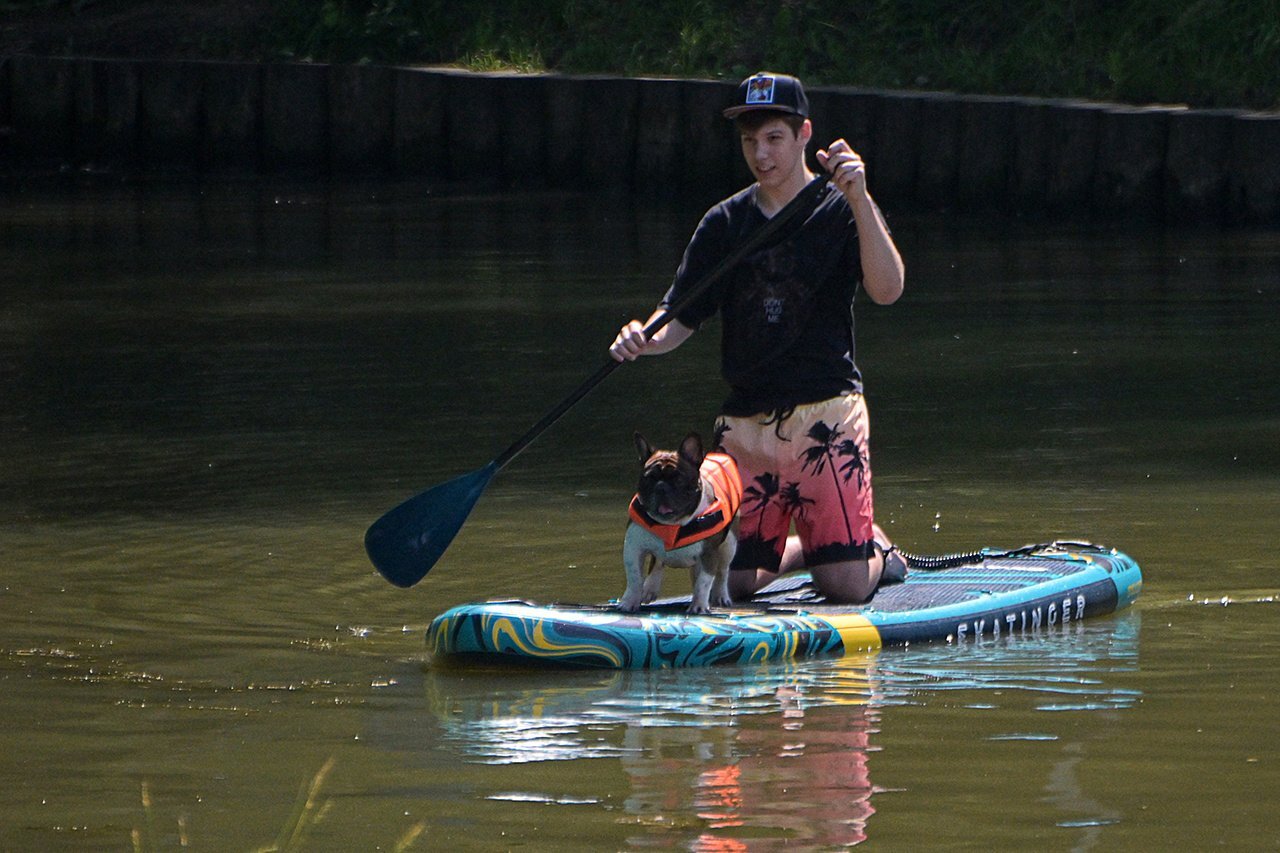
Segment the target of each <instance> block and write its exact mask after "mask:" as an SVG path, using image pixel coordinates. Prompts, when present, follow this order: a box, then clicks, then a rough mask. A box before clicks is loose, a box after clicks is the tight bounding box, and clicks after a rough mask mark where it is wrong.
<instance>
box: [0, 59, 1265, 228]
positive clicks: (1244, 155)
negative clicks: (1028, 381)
mask: <svg viewBox="0 0 1280 853" xmlns="http://www.w3.org/2000/svg"><path fill="white" fill-rule="evenodd" d="M732 88H733V86H732V84H729V83H722V82H712V81H702V80H656V79H625V78H610V77H564V76H555V75H507V74H473V73H466V72H460V71H450V70H440V69H418V68H398V67H387V66H377V65H315V64H287V63H279V64H264V65H255V64H241V63H219V62H162V61H154V62H153V61H140V60H106V59H69V58H51V57H37V56H10V57H2V58H0V171H7V172H10V173H23V172H39V171H47V170H51V169H52V170H88V171H107V172H120V173H126V174H135V173H152V172H170V173H195V174H229V173H250V174H300V175H315V176H323V175H330V174H332V175H342V174H386V175H395V176H405V177H422V178H429V179H436V180H442V181H463V182H469V183H472V184H474V185H476V186H478V187H486V188H504V187H517V188H536V187H574V188H588V187H591V188H623V189H627V190H630V191H635V192H644V193H648V192H652V193H670V192H675V191H678V190H679V189H681V188H685V189H698V190H700V191H701V190H706V191H708V192H728V191H729V190H730V189H732V188H734V187H735V186H737V185H740V184H741V183H742V182H743V180H744V179H745V177H746V173H745V171H744V170H743V167H742V165H741V163H740V156H739V154H738V152H737V146H736V143H735V141H734V139H733V135H732V133H730V132H729V131H728V128H727V126H726V124H725V122H724V120H723V119H721V118H720V117H719V115H718V110H719V107H720V106H721V105H722V104H723V103H725V102H726V100H727V99H728V98H730V97H731V94H732ZM811 96H812V102H813V119H814V123H815V125H816V127H817V134H816V135H817V138H818V140H819V141H820V142H821V143H822V144H825V143H826V142H827V141H829V140H830V139H834V138H836V137H841V136H842V137H844V138H846V139H848V140H849V142H850V143H851V144H852V145H853V146H854V147H855V148H856V149H858V150H859V151H860V152H862V153H863V155H864V156H865V158H866V159H867V161H868V163H869V164H870V170H869V174H870V177H871V182H872V190H873V192H874V194H875V195H876V197H877V199H878V200H879V201H880V202H881V204H882V205H884V206H886V207H895V208H899V209H918V210H962V211H974V212H979V211H998V212H1003V213H1014V214H1022V215H1051V216H1063V217H1080V216H1089V217H1104V218H1117V219H1146V220H1152V221H1166V222H1210V223H1266V224H1271V223H1277V222H1280V115H1274V114H1256V113H1248V112H1243V111H1229V110H1212V111H1209V110H1191V109H1185V108H1178V107H1133V106H1123V105H1116V104H1102V103H1091V102H1080V101H1061V100H1049V99H1036V98H1002V97H976V96H957V95H948V94H942V93H915V92H898V91H873V90H866V89H853V88H840V87H830V88H821V87H815V88H814V89H813V91H812V92H811Z"/></svg>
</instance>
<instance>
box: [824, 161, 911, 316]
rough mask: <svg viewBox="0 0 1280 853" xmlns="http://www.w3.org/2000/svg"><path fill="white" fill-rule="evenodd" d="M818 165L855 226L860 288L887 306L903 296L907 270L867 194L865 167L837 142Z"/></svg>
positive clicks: (875, 300) (877, 210) (882, 219)
mask: <svg viewBox="0 0 1280 853" xmlns="http://www.w3.org/2000/svg"><path fill="white" fill-rule="evenodd" d="M818 162H819V163H821V164H822V166H823V168H825V169H826V170H827V171H829V172H830V173H831V180H832V182H833V183H834V184H835V185H836V187H837V188H838V189H839V190H840V192H842V193H844V197H845V198H846V199H847V200H848V202H849V207H850V208H851V209H852V210H853V221H854V222H855V223H856V224H857V226H858V249H859V253H860V254H861V256H862V287H863V289H864V290H866V291H867V295H868V296H870V297H871V299H872V301H873V302H876V303H878V304H880V305H889V304H891V303H893V302H896V301H897V300H898V297H899V296H901V295H902V289H903V284H904V281H905V276H906V269H905V267H904V266H903V263H902V256H901V255H900V254H898V247H897V246H895V245H894V243H893V237H892V236H890V234H889V227H888V226H887V225H885V222H884V217H883V216H881V215H880V208H879V207H877V206H876V203H875V202H874V201H873V200H872V199H871V195H870V193H868V192H867V167H866V164H864V163H863V162H862V158H861V157H859V156H858V152H856V151H854V150H853V149H852V148H850V147H849V143H847V142H845V141H844V140H843V139H837V140H836V141H835V142H833V143H831V146H830V147H829V148H827V149H826V150H825V151H819V152H818Z"/></svg>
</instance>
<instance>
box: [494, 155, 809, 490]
mask: <svg viewBox="0 0 1280 853" xmlns="http://www.w3.org/2000/svg"><path fill="white" fill-rule="evenodd" d="M829 179H830V176H829V175H828V174H827V173H826V172H820V173H819V174H818V176H817V177H815V178H814V179H813V180H812V181H810V182H809V183H808V184H806V185H805V186H804V189H802V190H800V192H799V193H797V194H796V197H795V198H793V199H791V201H789V202H787V204H786V205H785V206H784V207H783V208H782V209H781V210H779V211H778V212H777V213H775V214H774V215H773V218H772V219H770V220H769V221H768V222H766V223H765V224H764V225H763V226H761V228H760V229H759V230H758V231H756V233H754V234H752V235H751V237H749V238H748V239H747V240H746V241H745V242H744V243H743V244H742V245H741V246H739V247H738V248H737V249H735V250H734V251H732V252H730V253H729V254H728V255H726V256H725V257H723V258H721V259H720V262H719V263H717V264H716V265H715V267H713V268H712V270H711V272H709V273H707V274H706V276H704V277H703V278H702V279H701V280H700V281H698V282H697V283H696V284H695V285H693V286H692V287H690V288H689V289H688V290H687V291H685V293H684V295H683V296H681V297H680V298H679V299H677V300H676V301H675V303H674V304H672V305H671V306H669V307H668V308H667V309H666V310H665V311H663V312H662V313H661V314H659V315H658V316H657V317H654V318H653V320H652V321H651V322H650V323H649V325H647V326H645V327H644V337H645V340H649V339H651V338H652V337H653V336H654V335H656V334H657V333H658V332H659V331H660V330H661V329H663V328H665V327H666V326H667V324H668V323H670V322H671V321H672V320H674V319H675V318H676V316H677V315H679V314H680V312H682V311H684V309H685V308H687V307H689V306H690V305H691V304H693V301H694V300H695V299H697V298H698V297H700V296H702V294H704V293H706V292H707V289H708V288H710V287H711V285H713V284H715V283H716V282H717V281H719V280H720V278H721V276H723V275H724V274H725V273H727V272H728V271H729V270H731V269H733V268H734V267H735V266H737V265H738V264H739V263H741V262H742V260H743V259H745V258H746V257H747V255H749V254H751V253H753V252H755V251H757V250H759V249H760V247H762V246H763V245H764V244H765V243H766V242H767V241H768V240H770V239H771V238H772V237H774V236H775V235H776V234H777V233H778V232H779V231H781V230H782V229H783V228H784V227H785V226H786V225H787V223H789V222H790V221H791V220H792V219H794V218H795V217H796V215H797V214H798V213H799V212H800V211H801V210H809V209H812V207H813V203H814V201H815V200H816V199H817V197H818V193H819V192H820V191H821V190H822V187H824V186H825V185H826V183H827V181H828V180H829ZM622 364H623V362H621V361H615V360H614V359H612V358H611V359H609V360H608V361H606V362H605V363H604V364H602V365H601V366H600V369H599V370H597V371H596V372H595V373H593V374H592V375H591V376H589V377H588V378H587V380H586V381H585V382H583V383H582V384H581V385H579V386H578V387H577V388H575V389H574V390H573V391H572V392H571V393H570V394H569V396H568V397H565V398H564V400H562V401H561V402H560V404H559V405H557V406H556V407H555V408H554V409H552V410H551V411H549V412H547V413H546V414H545V415H543V416H542V420H540V421H538V422H537V423H536V424H534V425H533V426H531V427H529V429H528V430H527V431H526V432H525V434H524V435H522V436H520V437H519V438H517V439H516V440H515V441H514V442H512V443H511V446H510V447H508V448H507V449H506V450H504V451H502V453H500V454H499V455H498V457H497V458H496V459H494V460H493V463H492V464H493V466H494V468H495V471H497V470H501V469H502V468H504V467H506V465H507V463H508V462H510V461H511V460H512V459H515V458H516V457H517V456H519V455H520V453H521V452H522V451H523V450H524V449H525V448H526V447H528V446H529V445H530V444H532V443H533V441H534V439H536V438H537V437H538V436H540V435H542V433H544V432H545V431H546V430H547V428H548V427H550V426H551V425H552V424H554V423H555V422H556V421H558V420H560V418H561V417H563V416H564V414H565V412H567V411H569V410H570V409H572V408H573V407H574V406H575V405H576V404H577V403H578V401H579V400H581V399H582V398H583V397H585V396H587V395H588V394H590V393H591V391H592V389H594V388H595V387H596V386H597V385H599V384H600V383H601V382H603V381H604V380H605V379H606V378H608V376H609V374H611V373H613V371H615V370H617V369H618V368H619V367H621V366H622Z"/></svg>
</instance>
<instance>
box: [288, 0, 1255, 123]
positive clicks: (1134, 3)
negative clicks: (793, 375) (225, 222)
mask: <svg viewBox="0 0 1280 853" xmlns="http://www.w3.org/2000/svg"><path fill="white" fill-rule="evenodd" d="M285 5H287V6H288V7H289V9H290V10H291V11H290V14H289V15H288V16H287V18H288V20H290V21H291V22H292V25H291V26H289V27H287V28H286V29H285V31H284V36H285V37H284V40H283V41H282V43H281V45H280V47H281V49H282V50H284V51H286V52H289V51H291V52H292V53H293V54H294V55H297V56H303V55H305V56H309V57H311V58H315V59H326V60H348V61H350V60H356V59H361V58H367V59H372V60H379V61H420V62H435V63H457V64H462V65H466V66H470V67H476V68H484V69H490V68H495V67H510V68H518V69H522V70H530V69H545V70H555V71H563V72H569V73H584V72H596V73H621V74H629V75H668V76H686V77H717V78H730V79H736V78H739V77H741V76H744V75H745V74H747V73H749V72H751V71H754V70H757V69H760V68H773V69H776V70H787V71H790V72H792V73H796V74H799V75H801V76H803V77H805V78H806V79H807V80H810V81H812V82H814V83H828V84H848V85H861V86H871V87H905V88H929V89H944V90H953V91H960V92H978V93H989V94H1006V95H1015V94H1016V95H1041V96H1058V97H1085V98H1092V99H1098V100H1120V101H1129V102H1152V101H1156V102H1166V103H1191V104H1193V105H1197V106H1251V107H1256V108H1275V107H1277V106H1280V2H1277V0H1058V2H1050V0H1025V2H1018V1H1017V0H913V2H910V3H907V2H901V0H860V2H855V3H850V2H848V0H769V2H765V0H735V2H729V0H650V2H644V3H641V2H635V3H619V2H616V0H506V2H490V0H485V2H481V0H327V2H323V3H316V2H303V0H286V3H285Z"/></svg>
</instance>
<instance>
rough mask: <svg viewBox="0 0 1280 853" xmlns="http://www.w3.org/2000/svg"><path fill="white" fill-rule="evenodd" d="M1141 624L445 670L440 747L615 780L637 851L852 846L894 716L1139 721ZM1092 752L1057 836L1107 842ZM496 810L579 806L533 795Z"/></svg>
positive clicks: (556, 795) (1056, 800) (435, 697)
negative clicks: (1003, 712) (771, 656)
mask: <svg viewBox="0 0 1280 853" xmlns="http://www.w3.org/2000/svg"><path fill="white" fill-rule="evenodd" d="M1139 623H1140V616H1139V614H1137V613H1136V612H1130V613H1126V614H1123V615H1122V616H1120V617H1118V618H1115V619H1104V620H1098V621H1095V622H1092V623H1086V622H1076V623H1072V624H1070V625H1069V626H1065V627H1062V628H1058V629H1054V630H1052V631H1048V632H1045V633H1043V634H1038V635H1035V636H1028V637H1015V638H1006V639H1005V640H991V641H985V642H980V643H967V644H962V645H958V646H949V645H948V646H927V647H917V648H914V649H893V650H888V651H885V652H883V653H881V654H878V655H867V656H861V657H857V656H855V657H850V658H844V659H838V660H825V661H805V662H800V663H790V664H778V665H767V666H760V667H731V668H724V669H717V668H697V669H689V670H676V671H657V672H646V671H623V672H611V673H605V674H600V673H594V672H587V673H583V672H555V673H554V676H553V677H548V674H547V672H545V671H542V670H535V671H532V672H516V673H514V674H508V675H505V676H504V677H503V679H502V681H501V682H500V686H495V684H494V683H493V682H491V681H487V680H481V681H476V680H475V679H474V673H472V672H470V671H458V670H453V669H450V668H447V667H446V668H442V669H432V670H430V671H429V672H428V674H427V680H426V684H425V688H426V692H427V697H428V701H429V703H430V707H431V709H432V713H433V716H434V718H435V721H436V723H437V724H438V725H439V727H440V732H441V737H440V739H439V741H438V742H436V745H437V746H440V745H443V746H447V748H449V749H450V751H452V752H454V753H455V754H457V755H458V756H459V757H461V758H462V759H463V760H466V761H469V762H475V763H478V764H485V765H513V764H528V763H538V762H561V761H564V762H578V761H590V760H606V761H609V762H617V763H618V764H620V766H621V767H622V768H623V770H624V772H625V775H626V779H627V786H628V788H627V795H626V797H625V801H624V803H623V804H622V806H621V810H622V811H623V813H624V814H623V815H620V816H619V817H618V818H617V820H618V821H619V822H620V823H622V824H624V825H628V826H632V827H633V831H634V832H635V833H636V834H635V835H634V836H630V837H629V838H628V843H629V844H636V845H639V846H643V845H644V843H645V841H644V839H645V836H646V834H649V833H659V834H661V835H664V836H666V837H671V835H672V834H673V833H674V834H675V835H676V836H680V837H687V839H686V840H687V846H688V848H689V849H694V850H713V849H716V850H723V849H736V848H734V847H732V846H726V845H731V844H732V843H734V842H739V843H742V844H748V843H752V842H754V843H761V842H763V841H764V840H765V839H773V840H775V841H785V842H786V843H788V844H799V845H801V846H802V847H803V846H807V845H817V846H818V847H821V848H827V847H839V846H844V845H850V844H856V843H858V842H860V841H862V840H865V839H866V838H867V836H868V834H869V833H870V834H871V835H872V836H874V827H872V826H869V821H870V819H871V817H872V815H874V814H875V812H876V809H875V807H874V805H873V798H874V797H875V796H877V795H879V794H883V793H886V792H885V791H884V789H883V788H880V787H877V786H876V785H875V784H874V782H873V779H874V776H875V774H874V771H873V767H872V762H871V761H870V757H871V756H872V755H873V754H875V753H878V752H880V751H881V750H882V749H883V748H884V747H883V746H882V745H881V744H880V743H879V742H878V735H879V733H880V731H881V727H882V726H883V725H884V723H883V719H882V718H883V715H884V714H885V713H886V709H890V708H893V707H895V706H909V705H927V704H929V703H931V702H933V701H935V700H936V697H937V696H938V695H939V694H957V695H960V696H962V697H963V700H962V703H963V707H964V708H966V709H969V710H971V711H979V712H980V711H984V710H993V709H997V708H1000V707H1001V706H1002V705H1008V704H1010V697H1011V696H1016V697H1018V698H1019V699H1021V698H1022V696H1024V695H1025V696H1030V697H1032V707H1034V708H1035V709H1036V710H1038V711H1045V712H1054V711H1076V712H1116V711H1123V710H1126V709H1129V708H1131V707H1132V706H1133V704H1134V703H1135V702H1137V701H1138V700H1139V699H1140V697H1141V692H1140V691H1138V690H1135V689H1133V688H1131V687H1127V686H1125V685H1124V683H1123V682H1122V681H1121V680H1120V679H1119V678H1118V677H1117V676H1118V674H1119V673H1125V672H1131V671H1133V670H1134V669H1135V668H1136V667H1137V659H1138V635H1139V632H1138V627H1139ZM1056 732H1057V726H1056V724H1054V723H1052V722H1051V721H1048V720H1046V722H1045V725H1044V727H1043V728H1038V729H1035V730H1030V729H1020V730H1013V731H1002V732H999V733H995V734H991V735H988V736H987V739H988V740H990V741H1041V740H1043V741H1056V740H1058V739H1059V738H1060V737H1061V735H1059V734H1058V733H1056ZM399 748H400V749H402V750H405V751H407V752H410V753H412V752H414V751H415V748H414V747H413V746H412V745H409V744H400V745H399ZM1081 749H1082V747H1081V746H1080V745H1079V744H1077V743H1074V742H1067V743H1066V744H1064V758H1063V759H1062V760H1060V761H1058V762H1057V763H1056V764H1055V765H1054V767H1053V769H1052V771H1051V773H1050V776H1049V778H1048V780H1047V781H1046V783H1045V799H1046V801H1047V802H1049V803H1051V804H1052V805H1053V806H1054V807H1055V808H1057V809H1059V810H1060V811H1061V812H1062V814H1063V817H1062V818H1061V820H1060V822H1059V825H1060V826H1063V827H1074V828H1081V829H1083V828H1086V827H1087V828H1094V827H1096V826H1098V825H1101V824H1102V823H1105V822H1107V821H1111V820H1114V819H1115V815H1114V813H1113V812H1112V811H1110V810H1109V809H1107V808H1105V807H1103V806H1101V805H1100V804H1096V803H1091V802H1090V801H1089V800H1088V797H1087V795H1086V794H1085V793H1084V792H1083V791H1081V790H1080V787H1079V783H1078V781H1077V780H1076V779H1075V776H1074V772H1073V768H1074V767H1075V765H1076V764H1078V763H1079V762H1080V760H1081V756H1080V750H1081ZM886 760H892V757H889V758H887V759H886ZM890 793H892V792H890ZM490 796H491V797H492V798H493V799H497V800H508V801H513V802H541V803H556V804H561V805H565V804H571V803H575V802H579V801H580V799H581V798H580V797H577V796H575V795H572V794H566V793H565V792H563V791H556V790H548V789H538V788H529V789H522V790H504V791H500V792H496V793H494V794H491V795H490ZM1081 813H1084V814H1087V815H1088V816H1089V817H1088V818H1087V819H1082V818H1080V817H1079V815H1080V814H1081ZM690 815H692V816H695V817H696V820H690V818H689V816H690Z"/></svg>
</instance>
